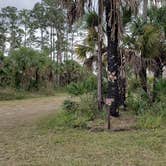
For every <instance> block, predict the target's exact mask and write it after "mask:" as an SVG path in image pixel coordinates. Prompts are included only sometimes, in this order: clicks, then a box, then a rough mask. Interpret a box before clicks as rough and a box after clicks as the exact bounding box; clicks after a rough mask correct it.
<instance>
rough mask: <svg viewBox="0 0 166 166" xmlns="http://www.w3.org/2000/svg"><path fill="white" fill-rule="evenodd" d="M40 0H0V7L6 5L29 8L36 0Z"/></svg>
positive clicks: (37, 0) (38, 0)
mask: <svg viewBox="0 0 166 166" xmlns="http://www.w3.org/2000/svg"><path fill="white" fill-rule="evenodd" d="M40 1H41V0H0V8H3V7H6V6H15V7H17V8H18V9H24V8H25V9H31V8H33V6H34V4H35V3H36V2H40Z"/></svg>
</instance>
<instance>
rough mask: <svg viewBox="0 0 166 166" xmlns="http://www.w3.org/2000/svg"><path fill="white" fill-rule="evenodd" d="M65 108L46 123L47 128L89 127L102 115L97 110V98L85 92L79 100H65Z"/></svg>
mask: <svg viewBox="0 0 166 166" xmlns="http://www.w3.org/2000/svg"><path fill="white" fill-rule="evenodd" d="M63 108H64V110H63V111H61V112H60V113H59V114H58V115H56V116H55V117H52V118H51V119H49V120H48V121H47V122H46V123H45V124H44V125H45V127H46V128H48V129H53V128H55V127H71V128H89V127H88V126H89V122H91V121H93V120H94V119H96V117H97V116H98V115H100V113H99V112H98V110H97V100H96V97H95V95H93V94H84V95H83V96H81V97H80V101H79V102H74V101H72V100H65V101H64V103H63Z"/></svg>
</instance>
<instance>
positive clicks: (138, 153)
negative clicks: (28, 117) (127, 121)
mask: <svg viewBox="0 0 166 166" xmlns="http://www.w3.org/2000/svg"><path fill="white" fill-rule="evenodd" d="M165 136H166V129H165V128H163V129H162V128H160V129H156V130H145V131H143V130H137V131H125V132H109V131H104V132H90V131H87V130H77V129H69V128H68V129H67V128H66V129H64V128H63V129H60V128H56V129H53V130H46V129H42V128H37V129H36V128H30V127H29V128H25V127H23V128H21V129H20V128H19V129H17V130H14V131H12V132H10V134H9V133H8V132H5V133H4V134H3V135H2V136H1V138H0V139H1V141H0V147H1V148H0V159H1V160H0V165H2V166H7V165H16V166H23V165H25V166H29V165H31V166H55V165H58V166H101V165H104V166H105V165H109V166H165V164H166V151H165V149H166V137H165Z"/></svg>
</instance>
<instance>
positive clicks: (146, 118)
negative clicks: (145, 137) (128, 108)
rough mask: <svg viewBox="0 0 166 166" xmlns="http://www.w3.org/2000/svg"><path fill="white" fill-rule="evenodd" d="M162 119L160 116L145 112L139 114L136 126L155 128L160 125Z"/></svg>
mask: <svg viewBox="0 0 166 166" xmlns="http://www.w3.org/2000/svg"><path fill="white" fill-rule="evenodd" d="M162 121H163V120H162V116H154V115H151V114H150V113H149V112H147V113H145V114H144V115H141V116H139V118H138V127H140V128H148V129H155V128H158V127H160V126H161V125H162Z"/></svg>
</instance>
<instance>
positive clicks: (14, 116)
mask: <svg viewBox="0 0 166 166" xmlns="http://www.w3.org/2000/svg"><path fill="white" fill-rule="evenodd" d="M65 98H66V97H65V96H55V97H42V98H33V99H26V100H14V101H0V129H12V128H15V127H16V126H19V125H26V124H28V122H32V121H33V120H35V119H37V118H40V117H42V116H45V115H49V114H50V113H54V112H55V111H56V110H57V109H58V108H59V107H60V106H61V105H62V103H63V101H64V100H65Z"/></svg>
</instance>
